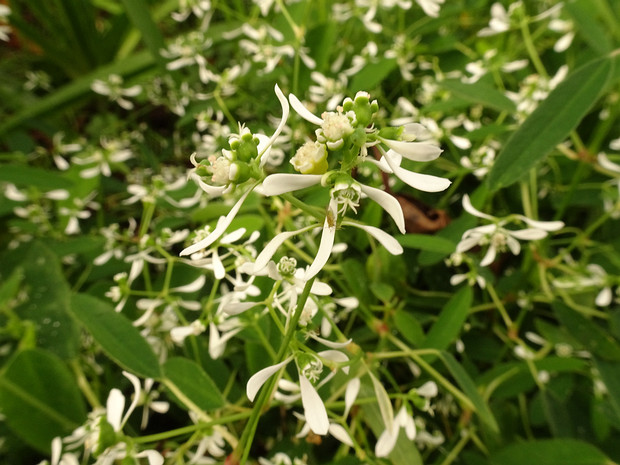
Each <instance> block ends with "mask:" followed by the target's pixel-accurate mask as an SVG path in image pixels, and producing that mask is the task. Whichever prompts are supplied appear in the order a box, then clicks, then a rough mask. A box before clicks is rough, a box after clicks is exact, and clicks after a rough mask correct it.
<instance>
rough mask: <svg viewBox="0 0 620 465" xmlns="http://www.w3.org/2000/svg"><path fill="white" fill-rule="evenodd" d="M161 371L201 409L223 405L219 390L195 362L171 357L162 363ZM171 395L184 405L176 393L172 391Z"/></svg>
mask: <svg viewBox="0 0 620 465" xmlns="http://www.w3.org/2000/svg"><path fill="white" fill-rule="evenodd" d="M163 371H164V376H165V377H166V378H167V379H168V380H169V381H170V382H171V383H172V384H173V385H174V386H176V388H177V389H178V390H179V391H180V392H181V393H182V394H183V395H184V396H185V397H187V399H189V400H190V401H191V402H192V403H194V404H195V405H196V406H198V407H199V408H201V409H202V410H207V411H208V410H213V409H217V408H220V407H223V406H224V404H225V402H224V398H223V397H222V394H221V392H220V391H219V389H218V388H217V386H216V385H215V383H214V382H213V380H212V379H211V378H210V377H209V375H207V373H205V371H204V370H203V369H202V368H201V367H200V365H198V364H197V363H196V362H194V361H192V360H189V359H186V358H182V357H172V358H169V359H168V360H166V362H165V363H164V365H163ZM173 395H174V397H175V398H176V399H177V401H179V402H180V403H181V405H185V404H184V403H183V399H181V398H179V397H178V394H177V393H175V392H173Z"/></svg>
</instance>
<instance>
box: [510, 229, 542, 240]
mask: <svg viewBox="0 0 620 465" xmlns="http://www.w3.org/2000/svg"><path fill="white" fill-rule="evenodd" d="M510 235H511V236H513V237H516V238H517V239H521V240H522V241H537V240H539V239H544V238H545V237H547V231H543V230H542V229H536V228H527V229H519V230H517V231H510Z"/></svg>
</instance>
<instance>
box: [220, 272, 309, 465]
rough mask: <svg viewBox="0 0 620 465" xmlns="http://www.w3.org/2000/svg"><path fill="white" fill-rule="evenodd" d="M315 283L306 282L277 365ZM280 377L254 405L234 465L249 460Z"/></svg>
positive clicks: (269, 383)
mask: <svg viewBox="0 0 620 465" xmlns="http://www.w3.org/2000/svg"><path fill="white" fill-rule="evenodd" d="M313 282H314V278H312V279H310V280H309V281H308V282H306V285H305V286H304V289H303V291H302V293H301V295H300V297H299V300H298V301H297V308H295V313H293V316H292V317H291V319H290V320H289V322H288V327H287V328H286V333H285V334H284V338H283V339H282V344H281V345H280V350H278V354H277V356H276V360H275V362H276V363H281V362H282V361H283V360H284V359H285V358H286V355H287V352H288V350H289V346H290V343H291V340H292V339H293V336H294V335H295V332H296V330H297V324H298V323H299V319H300V318H301V314H302V313H303V310H304V307H305V306H306V301H307V300H308V296H309V295H310V289H311V288H312V283H313ZM278 378H279V376H276V375H274V376H272V377H271V378H270V379H269V380H268V382H267V386H264V387H263V389H262V390H261V393H260V394H259V396H258V400H257V401H256V403H255V404H254V408H253V409H252V414H251V415H250V418H249V420H248V422H247V424H246V425H245V429H244V430H243V433H242V434H241V439H239V443H238V445H237V447H236V448H235V451H234V452H233V460H232V463H235V464H237V463H238V464H239V465H244V464H245V462H246V461H247V459H248V456H249V454H250V446H251V444H252V441H253V440H254V435H255V434H256V428H257V426H258V420H259V419H260V416H261V414H262V413H263V410H264V409H265V407H266V405H267V402H268V401H269V399H270V398H271V393H272V392H273V389H274V388H275V386H276V383H277V382H278Z"/></svg>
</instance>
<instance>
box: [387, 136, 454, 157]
mask: <svg viewBox="0 0 620 465" xmlns="http://www.w3.org/2000/svg"><path fill="white" fill-rule="evenodd" d="M381 142H383V143H384V144H385V145H387V146H388V147H389V148H390V149H392V150H393V151H394V152H397V153H399V154H400V155H402V156H403V157H405V158H408V159H409V160H413V161H431V160H435V159H436V158H437V157H439V155H441V152H443V150H441V149H440V148H439V147H437V146H436V145H432V144H427V143H426V142H408V141H404V140H391V139H381Z"/></svg>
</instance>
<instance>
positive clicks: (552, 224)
mask: <svg viewBox="0 0 620 465" xmlns="http://www.w3.org/2000/svg"><path fill="white" fill-rule="evenodd" d="M517 216H518V217H519V219H520V220H522V221H523V222H524V223H527V224H528V225H529V226H531V227H533V228H536V229H543V230H545V231H557V230H559V229H562V228H563V227H564V222H563V221H538V220H532V219H530V218H528V217H527V216H523V215H517Z"/></svg>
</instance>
